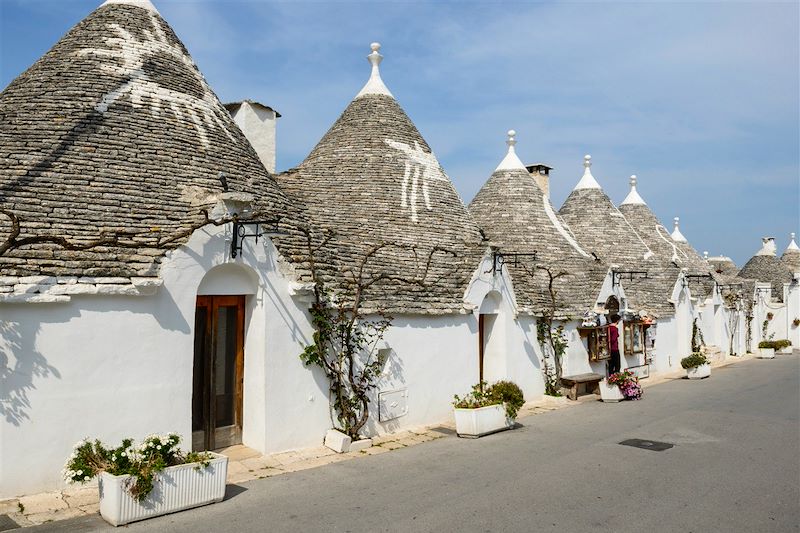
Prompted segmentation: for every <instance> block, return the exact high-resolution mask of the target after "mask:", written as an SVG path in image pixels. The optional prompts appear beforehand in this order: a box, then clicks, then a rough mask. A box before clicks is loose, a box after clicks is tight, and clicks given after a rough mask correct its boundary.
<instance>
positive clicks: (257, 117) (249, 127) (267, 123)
mask: <svg viewBox="0 0 800 533" xmlns="http://www.w3.org/2000/svg"><path fill="white" fill-rule="evenodd" d="M225 109H227V110H228V112H229V113H230V114H231V117H232V118H233V121H234V122H235V123H236V125H237V126H239V129H241V130H242V133H244V136H245V137H247V140H248V141H250V144H251V145H253V148H255V150H256V154H258V158H259V159H261V163H263V165H264V167H265V168H266V169H267V170H268V171H270V173H272V174H274V173H275V129H276V126H277V122H278V117H280V116H281V114H280V113H278V112H277V111H275V110H274V109H272V108H271V107H269V106H266V105H264V104H260V103H258V102H253V101H252V100H244V101H242V102H233V103H230V104H225Z"/></svg>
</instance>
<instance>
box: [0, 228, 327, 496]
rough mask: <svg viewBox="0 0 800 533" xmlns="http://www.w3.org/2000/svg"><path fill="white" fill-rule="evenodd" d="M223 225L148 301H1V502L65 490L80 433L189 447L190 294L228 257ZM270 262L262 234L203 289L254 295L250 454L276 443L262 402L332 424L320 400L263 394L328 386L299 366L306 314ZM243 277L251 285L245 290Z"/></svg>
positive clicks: (175, 260)
mask: <svg viewBox="0 0 800 533" xmlns="http://www.w3.org/2000/svg"><path fill="white" fill-rule="evenodd" d="M229 231H230V228H229V227H225V228H223V227H211V228H207V229H203V230H199V231H197V232H195V234H194V235H193V236H192V238H191V239H190V241H189V242H188V243H187V246H185V247H182V248H181V249H180V250H178V251H175V252H172V253H171V254H170V255H169V257H168V258H167V259H166V260H165V262H164V264H163V267H162V278H163V281H164V285H163V286H162V287H161V288H160V289H159V290H158V292H157V293H156V295H155V296H148V297H131V296H75V297H73V298H72V300H71V301H70V302H68V303H60V304H13V305H3V306H0V319H1V320H2V323H3V331H2V340H0V342H2V352H3V353H4V357H5V358H6V359H7V360H6V361H3V363H4V364H5V370H4V372H5V373H6V374H7V375H6V376H5V378H4V388H5V389H6V390H4V391H3V398H4V401H3V413H2V414H3V420H2V422H0V445H1V446H2V454H0V487H1V488H0V497H8V496H14V495H18V494H23V493H31V492H37V491H41V490H48V489H54V488H58V487H60V486H61V481H60V470H61V467H62V466H63V462H64V460H65V459H66V457H67V456H68V455H69V453H70V450H71V447H72V445H73V444H74V443H75V442H76V441H78V440H79V439H81V438H83V437H87V436H88V437H91V438H99V439H101V440H103V441H106V442H108V443H115V442H117V441H119V440H121V439H122V438H124V437H133V438H137V439H140V438H142V437H144V436H145V435H147V434H149V433H152V432H167V431H177V432H178V433H180V434H181V435H182V436H183V439H184V444H185V445H186V446H189V443H190V442H191V439H190V437H191V409H192V408H191V397H192V370H193V349H194V346H193V339H194V331H193V330H194V314H195V302H196V296H197V293H198V287H199V286H200V285H201V282H202V281H203V278H204V277H205V276H206V274H207V273H208V272H209V271H211V270H212V268H213V267H215V266H217V265H222V264H224V263H225V262H227V261H228V245H229V244H228V239H227V238H226V232H229ZM276 261H277V260H276V253H275V250H274V248H273V247H272V245H271V244H270V243H269V241H266V242H265V241H263V240H262V241H261V242H259V244H258V246H257V247H254V246H253V245H252V243H251V242H248V243H246V245H245V250H244V253H243V254H242V255H241V256H240V258H239V259H238V260H237V261H236V263H237V264H238V265H240V266H233V267H224V268H227V269H228V272H227V276H226V275H219V276H214V275H213V274H212V277H213V278H215V279H213V283H207V284H206V286H205V291H206V293H207V294H210V293H221V292H224V293H226V294H237V293H239V294H241V293H246V292H255V293H254V294H250V295H248V296H247V309H248V311H249V312H248V316H247V323H246V331H247V333H246V338H245V354H246V355H245V387H244V394H245V397H244V441H245V443H246V444H248V445H251V446H253V447H255V448H257V449H266V448H268V447H269V446H270V444H271V443H272V442H273V441H275V440H277V439H274V438H273V435H274V433H273V432H274V427H271V426H270V421H271V420H270V416H269V415H270V413H268V412H267V411H266V405H270V408H271V409H274V410H278V409H282V410H283V412H282V413H281V415H280V417H279V418H280V419H281V420H283V421H284V422H282V424H283V425H288V424H286V422H285V420H287V419H288V420H291V418H292V417H293V416H298V415H302V417H303V419H304V420H305V421H307V423H308V424H312V425H316V426H317V427H321V426H325V425H327V424H328V413H327V409H326V407H325V404H326V402H324V401H317V402H316V403H313V402H308V401H307V400H306V401H305V402H296V401H295V402H293V401H291V400H289V401H284V402H274V401H273V402H272V403H270V402H269V401H266V400H265V397H267V396H268V397H269V398H270V399H271V400H272V399H274V398H277V397H278V396H279V395H280V391H281V389H292V390H293V391H302V393H303V394H304V395H305V396H306V397H310V396H312V395H313V396H317V397H320V398H322V397H323V396H324V394H325V391H326V390H327V389H326V387H325V386H324V384H323V381H322V376H321V375H320V373H319V372H316V371H309V370H306V369H304V368H298V367H301V365H300V364H299V361H298V359H297V354H298V353H299V352H300V349H301V347H302V346H303V345H304V343H305V342H306V341H307V339H308V338H309V321H308V317H307V316H306V313H305V311H304V304H303V303H296V302H295V301H294V300H293V299H292V297H291V296H290V295H289V288H290V287H289V284H288V283H287V281H286V279H285V278H284V276H282V275H281V274H280V273H278V271H277V269H278V264H277V262H276ZM226 279H227V280H228V281H229V282H230V283H229V285H227V286H226V284H225V282H226ZM248 279H249V280H251V281H253V282H254V284H255V287H256V288H255V290H254V291H251V290H248V289H246V288H243V287H246V286H248V283H247V280H248ZM282 368H284V369H285V370H280V369H282ZM295 369H296V370H295ZM293 371H294V374H297V377H298V378H301V379H298V380H296V381H295V380H294V378H295V376H293V375H292V374H293ZM276 373H280V374H283V375H282V376H281V377H278V376H276V375H275V374H276ZM265 383H266V387H265ZM275 418H278V417H275ZM282 429H283V428H281V430H282ZM317 435H319V433H317Z"/></svg>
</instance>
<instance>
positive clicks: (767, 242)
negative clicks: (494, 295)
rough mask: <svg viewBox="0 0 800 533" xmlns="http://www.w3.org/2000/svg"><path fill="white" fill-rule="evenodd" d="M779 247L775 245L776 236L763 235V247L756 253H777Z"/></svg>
mask: <svg viewBox="0 0 800 533" xmlns="http://www.w3.org/2000/svg"><path fill="white" fill-rule="evenodd" d="M776 251H777V248H776V246H775V237H762V238H761V249H760V250H759V251H758V253H756V255H772V256H774V255H776V253H775V252H776Z"/></svg>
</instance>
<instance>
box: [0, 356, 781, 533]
mask: <svg viewBox="0 0 800 533" xmlns="http://www.w3.org/2000/svg"><path fill="white" fill-rule="evenodd" d="M779 357H780V356H779ZM751 358H752V357H751V356H747V357H728V358H727V359H725V360H723V361H718V362H715V363H713V367H722V366H728V365H730V364H734V363H736V362H739V361H743V360H746V359H751ZM684 375H685V373H684V372H683V371H682V370H681V371H676V372H672V373H668V374H661V375H657V376H655V375H654V376H653V377H650V378H648V379H645V380H642V382H641V383H642V386H643V387H644V388H648V387H652V386H653V385H657V384H660V383H664V382H667V381H672V380H675V379H681V378H682V377H683V376H684ZM596 400H597V397H596V396H594V395H588V396H581V397H579V398H578V401H570V400H567V399H566V398H553V397H548V396H545V397H543V398H542V399H540V400H537V401H534V402H528V403H527V404H525V406H523V408H522V409H521V410H520V413H519V417H520V418H522V417H526V416H531V415H538V414H542V413H547V412H550V411H553V410H557V409H563V408H567V407H572V406H576V405H580V404H581V403H585V402H594V401H596ZM452 436H455V430H454V426H453V425H452V424H443V425H438V426H429V427H422V428H419V429H415V430H411V431H403V432H399V433H394V434H391V435H384V436H380V437H375V438H373V444H374V445H373V446H372V447H371V448H368V449H366V450H362V451H360V452H353V453H345V454H337V453H335V452H334V451H332V450H330V449H328V448H325V447H319V448H310V449H304V450H298V451H290V452H284V453H278V454H271V455H260V454H259V453H258V452H257V451H255V450H252V449H250V448H247V447H245V446H233V447H231V448H228V449H225V450H223V451H222V453H223V454H225V455H227V456H228V457H229V458H230V460H229V463H228V484H230V485H236V484H239V483H244V482H246V481H251V480H254V479H262V478H267V477H271V476H279V475H284V474H287V473H291V472H298V471H301V470H308V469H311V468H316V467H320V466H324V465H328V464H332V463H337V462H341V461H349V460H352V459H357V458H359V457H366V456H370V455H378V454H383V453H388V452H391V451H393V450H398V449H401V448H406V447H409V446H414V445H416V444H421V443H423V442H428V441H432V440H436V439H441V438H445V437H452ZM98 510H99V500H98V492H97V485H96V482H94V483H92V484H87V485H85V486H78V487H74V488H69V489H65V490H63V491H55V492H47V493H42V494H35V495H31V496H24V497H21V498H15V499H11V500H3V501H0V531H4V530H6V529H10V528H12V527H16V526H17V525H19V526H22V527H27V526H33V525H38V524H43V523H46V522H53V521H57V520H65V519H68V518H74V517H79V516H86V515H94V514H96V513H97V512H98ZM3 515H6V517H5V518H4V517H3ZM9 520H13V522H10V521H9ZM4 521H5V522H4Z"/></svg>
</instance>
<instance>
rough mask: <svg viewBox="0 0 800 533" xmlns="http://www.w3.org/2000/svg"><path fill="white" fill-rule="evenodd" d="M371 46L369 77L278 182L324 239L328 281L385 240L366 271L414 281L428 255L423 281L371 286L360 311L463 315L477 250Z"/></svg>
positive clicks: (476, 239)
mask: <svg viewBox="0 0 800 533" xmlns="http://www.w3.org/2000/svg"><path fill="white" fill-rule="evenodd" d="M378 46H379V45H377V43H376V44H374V45H373V53H372V54H371V55H370V56H368V57H369V59H370V60H371V62H373V74H372V76H371V78H370V81H369V82H368V83H367V85H366V86H365V87H364V89H362V91H361V92H360V93H359V94H358V96H357V97H356V98H355V99H354V100H353V101H352V102H350V104H349V105H348V106H347V108H346V109H345V110H344V112H343V113H342V115H341V116H340V117H339V119H338V120H337V121H336V122H335V123H334V124H333V126H332V127H331V128H330V130H328V132H327V133H326V134H325V136H324V137H323V138H322V140H320V142H319V144H317V146H316V147H315V148H314V149H313V150H312V152H311V153H310V154H309V155H308V157H307V158H306V159H305V160H304V161H303V162H302V163H301V164H300V165H299V166H298V167H297V168H295V169H291V170H290V171H288V172H286V173H283V174H281V175H279V176H278V180H279V182H280V184H281V186H282V187H283V189H284V190H286V191H287V192H288V193H289V194H290V195H291V196H292V197H294V198H296V199H298V200H299V201H302V202H303V203H304V205H305V206H306V207H307V213H308V216H309V217H310V220H311V225H312V231H313V232H314V233H315V234H316V235H318V236H319V235H322V234H328V235H331V236H332V238H331V239H330V240H329V241H328V243H327V244H326V246H325V247H324V250H321V251H320V253H325V251H326V250H327V253H328V258H329V259H330V261H331V264H330V265H329V266H330V268H329V272H328V274H327V275H328V276H329V280H330V281H332V282H335V284H336V285H338V286H342V282H343V280H344V279H343V276H345V275H346V272H347V271H349V270H352V269H353V268H355V267H357V265H358V264H359V262H360V261H361V260H362V259H363V258H364V256H365V255H366V253H367V252H368V251H369V250H370V249H372V248H374V247H376V246H379V245H381V244H387V245H388V246H386V247H385V248H383V249H381V251H380V253H378V254H376V255H375V256H373V257H372V258H371V259H370V262H369V265H370V270H371V272H372V274H373V275H375V274H387V275H388V276H389V277H403V278H406V280H408V278H414V279H418V277H419V275H420V274H422V273H423V272H424V271H425V269H426V264H428V262H427V259H428V257H429V256H430V257H431V259H432V260H431V262H430V265H429V268H428V274H427V276H426V283H425V284H421V285H420V284H418V285H414V286H412V285H409V284H408V283H406V282H397V283H393V282H391V281H389V280H386V281H384V282H381V283H378V284H376V285H374V286H373V287H371V288H370V290H369V292H368V294H367V295H366V296H367V301H366V302H365V304H364V308H365V309H384V310H387V311H390V312H394V313H431V314H436V313H439V314H443V313H454V312H464V311H465V310H466V308H465V307H464V294H465V291H466V288H467V284H468V282H469V280H470V279H471V276H472V273H473V271H474V270H475V269H476V268H477V266H478V262H479V259H480V256H481V255H482V253H483V251H484V248H485V246H483V245H482V244H481V243H482V237H481V234H480V231H479V229H478V226H477V224H476V223H475V222H474V221H473V220H472V218H471V217H470V216H469V213H468V212H467V209H466V208H465V207H464V204H463V202H462V201H461V198H460V197H459V195H458V193H457V192H456V190H455V188H454V187H453V184H452V183H451V181H450V179H449V178H448V176H447V174H445V172H444V170H443V169H442V167H441V165H440V164H439V162H438V161H437V159H436V157H435V156H434V154H433V152H432V151H431V148H430V147H429V146H428V143H427V142H425V139H423V138H422V135H420V133H419V131H418V130H417V128H416V126H414V123H413V122H412V121H411V120H410V119H409V117H408V116H407V115H406V113H405V112H404V111H403V109H402V108H401V107H400V105H399V104H398V103H397V101H396V100H395V98H394V97H393V96H392V95H391V93H389V91H388V89H386V86H385V85H384V84H383V82H382V81H381V80H380V76H379V74H378V73H377V63H378V62H379V61H380V56H379V54H377V50H378ZM439 248H441V250H439V251H435V252H434V250H438V249H439ZM432 252H434V253H433V255H431V253H432Z"/></svg>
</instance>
